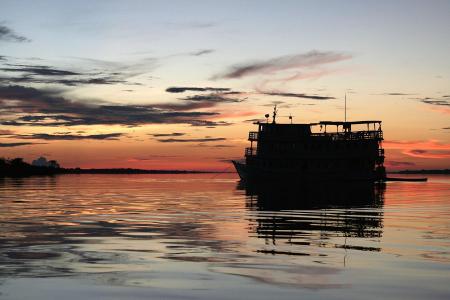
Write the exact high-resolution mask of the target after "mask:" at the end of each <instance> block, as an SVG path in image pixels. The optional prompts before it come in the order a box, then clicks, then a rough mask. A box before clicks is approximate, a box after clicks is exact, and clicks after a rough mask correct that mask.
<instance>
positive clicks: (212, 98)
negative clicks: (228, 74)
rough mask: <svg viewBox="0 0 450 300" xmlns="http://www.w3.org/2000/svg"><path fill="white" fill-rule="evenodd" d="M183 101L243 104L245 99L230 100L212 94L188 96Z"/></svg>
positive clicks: (220, 95) (221, 95) (217, 94)
mask: <svg viewBox="0 0 450 300" xmlns="http://www.w3.org/2000/svg"><path fill="white" fill-rule="evenodd" d="M181 99H182V100H187V101H194V102H216V103H218V102H242V101H244V100H245V99H238V98H229V97H227V96H224V95H223V94H219V93H212V94H208V95H194V96H188V97H185V98H181Z"/></svg>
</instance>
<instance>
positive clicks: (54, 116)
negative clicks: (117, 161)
mask: <svg viewBox="0 0 450 300" xmlns="http://www.w3.org/2000/svg"><path fill="white" fill-rule="evenodd" d="M202 104H203V103H202V102H199V103H197V104H196V102H193V101H189V102H188V103H187V104H186V105H172V106H170V105H165V104H155V105H115V104H102V105H94V104H89V103H85V102H81V101H74V100H72V99H68V98H66V97H65V96H64V95H63V94H62V92H61V90H57V89H36V88H31V87H23V86H17V85H12V86H0V114H3V115H5V114H7V115H9V116H11V115H16V117H15V118H14V119H11V118H9V119H7V120H5V119H4V118H3V119H4V121H2V124H3V125H12V126H24V125H31V126H63V125H65V126H74V125H128V126H137V125H144V124H175V123H178V124H179V123H184V124H191V125H194V124H195V125H198V124H200V123H202V124H204V125H202V126H209V125H210V124H214V125H223V124H222V123H221V122H212V121H208V120H206V121H205V120H204V119H205V118H208V117H214V116H218V115H219V113H217V112H204V111H188V110H192V109H193V108H195V107H204V105H203V106H202ZM205 124H208V125H205Z"/></svg>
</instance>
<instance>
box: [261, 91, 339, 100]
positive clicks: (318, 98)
mask: <svg viewBox="0 0 450 300" xmlns="http://www.w3.org/2000/svg"><path fill="white" fill-rule="evenodd" d="M260 93H261V94H263V95H269V96H279V97H293V98H303V99H313V100H331V99H336V98H335V97H330V96H318V95H307V94H298V93H283V92H276V91H274V92H260Z"/></svg>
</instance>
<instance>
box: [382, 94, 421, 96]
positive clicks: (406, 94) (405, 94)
mask: <svg viewBox="0 0 450 300" xmlns="http://www.w3.org/2000/svg"><path fill="white" fill-rule="evenodd" d="M378 95H384V96H412V95H415V94H406V93H382V94H378Z"/></svg>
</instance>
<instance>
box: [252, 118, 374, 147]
mask: <svg viewBox="0 0 450 300" xmlns="http://www.w3.org/2000/svg"><path fill="white" fill-rule="evenodd" d="M256 124H257V125H258V131H257V132H256V131H252V132H249V136H248V139H249V140H250V141H259V142H261V141H266V142H278V141H280V142H281V141H286V142H288V141H299V140H307V139H311V138H315V139H325V140H352V141H358V140H378V141H381V140H383V131H382V130H381V121H352V122H334V121H321V122H319V123H310V124H277V123H256ZM355 126H357V127H358V129H357V130H352V127H353V128H354V127H355ZM327 129H331V130H328V131H327Z"/></svg>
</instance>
